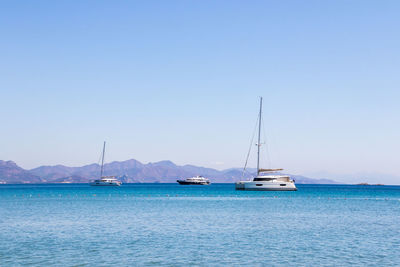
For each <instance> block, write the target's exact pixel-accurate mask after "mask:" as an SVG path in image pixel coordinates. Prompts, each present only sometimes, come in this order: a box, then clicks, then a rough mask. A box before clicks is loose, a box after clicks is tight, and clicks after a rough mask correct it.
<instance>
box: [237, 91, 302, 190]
mask: <svg viewBox="0 0 400 267" xmlns="http://www.w3.org/2000/svg"><path fill="white" fill-rule="evenodd" d="M261 116H262V97H261V98H260V112H259V114H258V142H257V175H256V177H254V178H253V179H252V180H247V181H239V182H236V183H235V188H236V190H249V191H296V190H297V188H296V185H295V183H294V180H292V179H290V176H288V175H283V174H280V173H278V172H280V171H282V170H283V169H262V168H260V147H261V142H260V134H261V119H262V118H261ZM246 162H247V161H246ZM245 168H246V166H245ZM245 168H244V170H243V171H245Z"/></svg>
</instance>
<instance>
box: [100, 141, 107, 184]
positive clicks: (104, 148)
mask: <svg viewBox="0 0 400 267" xmlns="http://www.w3.org/2000/svg"><path fill="white" fill-rule="evenodd" d="M105 152H106V141H104V144H103V156H102V158H101V172H100V178H101V177H103V166H104V153H105Z"/></svg>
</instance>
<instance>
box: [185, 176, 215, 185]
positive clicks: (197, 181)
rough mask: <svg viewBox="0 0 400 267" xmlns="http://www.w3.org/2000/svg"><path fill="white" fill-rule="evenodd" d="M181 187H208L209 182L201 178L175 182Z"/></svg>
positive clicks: (196, 177)
mask: <svg viewBox="0 0 400 267" xmlns="http://www.w3.org/2000/svg"><path fill="white" fill-rule="evenodd" d="M177 182H178V183H179V184H182V185H209V184H210V180H209V179H207V178H204V177H203V176H195V177H192V178H186V179H185V180H177Z"/></svg>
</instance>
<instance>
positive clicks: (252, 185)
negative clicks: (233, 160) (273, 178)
mask: <svg viewBox="0 0 400 267" xmlns="http://www.w3.org/2000/svg"><path fill="white" fill-rule="evenodd" d="M235 189H236V190H244V191H297V188H296V185H295V184H294V182H264V181H241V182H237V183H236V184H235Z"/></svg>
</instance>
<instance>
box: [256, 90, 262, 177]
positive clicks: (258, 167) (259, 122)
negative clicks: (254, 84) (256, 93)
mask: <svg viewBox="0 0 400 267" xmlns="http://www.w3.org/2000/svg"><path fill="white" fill-rule="evenodd" d="M261 110H262V97H260V114H259V115H258V142H257V175H258V174H259V173H260V146H261V143H260V142H261V140H260V138H261Z"/></svg>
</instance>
